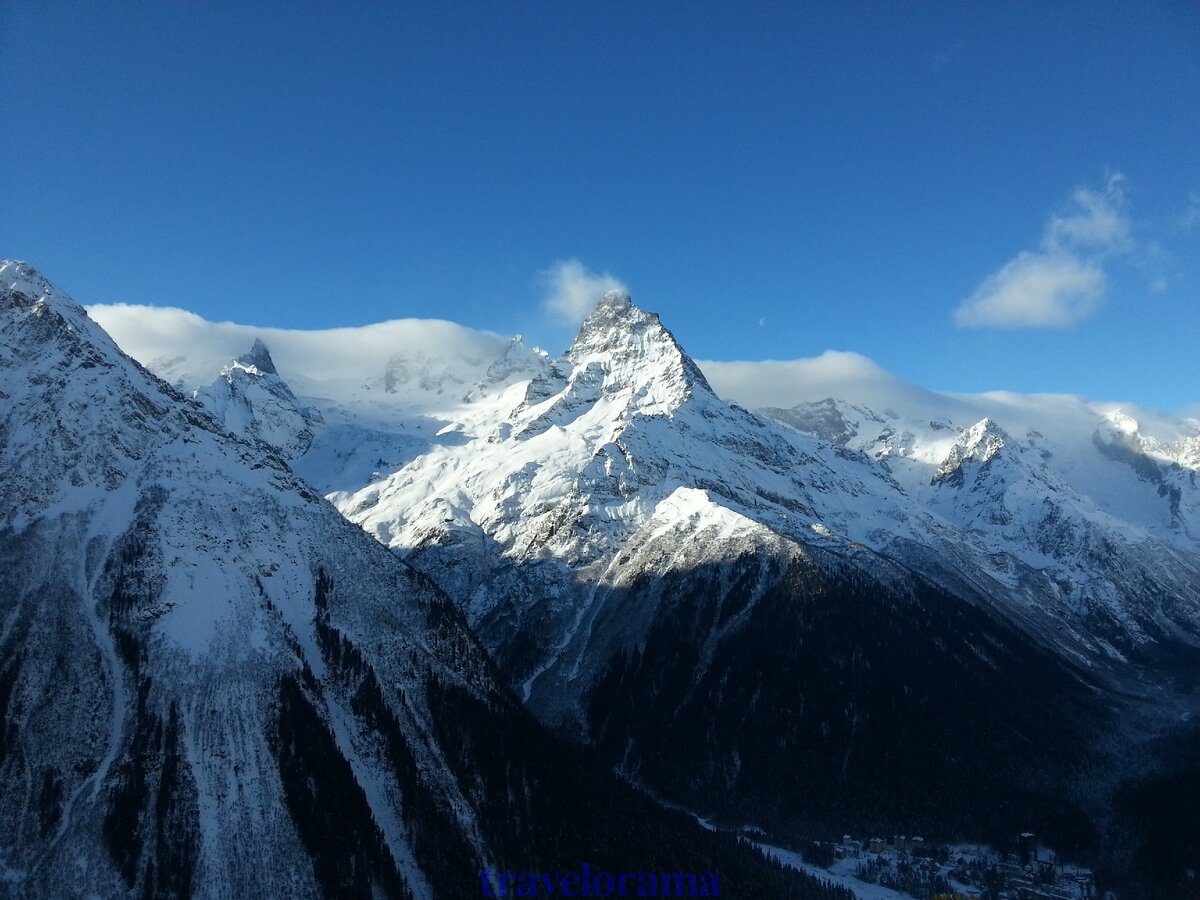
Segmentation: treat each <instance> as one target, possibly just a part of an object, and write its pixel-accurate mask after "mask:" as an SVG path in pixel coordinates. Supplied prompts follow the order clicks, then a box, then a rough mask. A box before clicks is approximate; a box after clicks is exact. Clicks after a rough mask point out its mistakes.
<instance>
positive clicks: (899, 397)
mask: <svg viewBox="0 0 1200 900" xmlns="http://www.w3.org/2000/svg"><path fill="white" fill-rule="evenodd" d="M697 365H699V366H700V369H701V371H702V372H704V377H705V378H707V379H708V382H709V384H711V385H712V387H713V390H715V391H716V392H717V394H718V396H720V397H722V398H723V399H725V400H728V401H729V402H731V403H738V404H740V405H742V406H745V407H746V408H748V409H759V408H762V407H765V406H779V407H790V406H795V405H796V404H797V403H801V402H816V401H818V400H824V399H825V398H826V397H837V398H840V399H846V400H851V401H853V402H857V403H866V404H868V405H871V406H874V407H875V408H879V409H882V408H884V407H887V406H897V407H902V408H906V409H907V408H911V407H913V406H914V405H919V404H920V402H921V400H922V398H923V397H924V396H925V395H926V394H928V392H927V391H924V390H922V389H921V388H918V387H917V386H916V385H912V384H908V383H907V382H904V381H901V380H900V379H899V378H897V377H896V376H895V375H893V374H891V373H890V372H888V371H887V370H886V369H883V368H881V367H880V366H879V365H878V364H877V363H876V362H875V361H874V360H872V359H869V358H868V357H865V356H863V355H861V354H859V353H848V352H845V351H842V350H826V351H825V352H824V353H822V354H821V355H820V356H817V357H812V358H809V359H787V360H776V359H767V360H761V361H759V360H753V361H749V360H747V361H737V362H715V361H709V360H701V361H698V362H697Z"/></svg>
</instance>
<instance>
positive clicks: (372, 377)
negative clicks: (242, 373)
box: [87, 303, 509, 402]
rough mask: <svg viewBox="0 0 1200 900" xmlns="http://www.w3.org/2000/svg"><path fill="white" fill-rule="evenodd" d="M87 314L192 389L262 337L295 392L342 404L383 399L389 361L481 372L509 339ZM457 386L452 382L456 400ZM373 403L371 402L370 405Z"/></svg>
mask: <svg viewBox="0 0 1200 900" xmlns="http://www.w3.org/2000/svg"><path fill="white" fill-rule="evenodd" d="M87 312H88V315H89V316H91V317H92V319H94V320H95V321H96V322H98V323H99V324H100V326H101V327H102V328H103V329H104V330H105V331H107V332H108V333H109V334H110V335H111V336H112V338H113V340H115V341H116V342H117V345H118V346H119V347H120V348H121V349H122V350H124V351H125V352H126V353H128V354H129V355H130V356H132V357H133V358H134V359H136V360H137V361H138V362H140V363H141V364H142V365H144V366H145V367H146V368H147V369H149V370H150V371H151V372H153V373H154V374H156V375H158V376H159V377H160V378H163V379H164V380H166V381H169V382H171V383H173V384H176V385H178V386H179V387H181V388H183V389H184V390H193V389H194V388H196V387H199V386H201V385H204V384H209V383H210V382H212V381H213V379H215V378H216V377H217V375H218V373H219V372H220V371H221V368H222V367H223V366H225V365H227V364H228V363H229V361H230V360H232V359H233V358H234V357H237V356H240V355H241V354H243V353H246V352H247V351H248V350H249V349H250V347H251V346H252V345H253V344H254V340H255V338H261V339H262V340H263V341H264V342H265V343H266V345H267V348H268V349H269V350H270V351H271V357H272V359H273V360H274V361H275V366H276V368H277V369H278V370H279V374H280V376H282V377H283V379H284V380H285V381H287V382H288V384H289V385H291V387H292V389H293V390H295V391H296V393H297V394H301V395H305V396H310V397H328V398H331V399H334V400H338V401H340V402H351V399H352V398H357V399H359V400H368V399H369V398H376V400H377V399H382V398H381V397H379V395H380V393H381V391H382V386H383V383H384V376H385V374H386V372H387V371H388V366H389V364H390V363H391V362H392V361H393V360H395V359H405V360H412V361H416V362H417V363H419V364H420V365H421V367H423V368H425V369H427V370H428V371H430V373H431V374H432V375H433V376H434V377H436V375H437V373H439V372H448V373H452V374H453V375H454V376H455V377H457V378H459V379H470V378H473V377H476V375H482V372H483V370H485V369H486V367H487V366H488V365H489V364H490V363H491V362H492V361H494V360H495V359H496V358H497V357H499V356H500V355H501V354H502V353H503V352H504V351H505V349H506V348H507V346H508V343H509V339H508V338H505V337H502V336H500V335H498V334H493V333H491V332H488V331H477V330H475V329H472V328H466V327H464V326H462V325H457V324H455V323H454V322H446V321H442V320H440V319H395V320H392V321H389V322H379V323H376V324H373V325H363V326H360V327H355V328H330V329H324V330H320V331H301V330H296V329H287V328H258V327H255V326H252V325H240V324H237V323H234V322H209V321H208V320H206V319H203V318H201V317H200V316H198V315H196V314H195V313H191V312H187V311H186V310H182V309H174V308H171V307H158V306H133V305H129V304H123V303H122V304H114V305H108V306H89V307H87ZM458 389H459V386H458V384H457V383H448V384H447V385H446V390H447V391H448V392H449V393H447V394H446V397H447V398H448V399H455V397H456V395H455V394H454V392H455V391H457V390H458ZM373 402H374V401H373Z"/></svg>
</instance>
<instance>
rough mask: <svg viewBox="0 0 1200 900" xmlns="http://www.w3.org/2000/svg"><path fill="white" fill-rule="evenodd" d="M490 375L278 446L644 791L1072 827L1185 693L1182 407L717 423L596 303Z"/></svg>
mask: <svg viewBox="0 0 1200 900" xmlns="http://www.w3.org/2000/svg"><path fill="white" fill-rule="evenodd" d="M482 365H483V364H482V363H472V369H471V371H476V370H477V369H478V368H479V366H482ZM494 365H495V364H488V365H487V366H486V367H485V368H487V369H489V370H490V369H492V368H493V366H494ZM496 371H502V372H503V373H504V375H503V377H502V378H501V379H500V380H499V381H498V382H497V383H495V384H494V385H492V386H490V387H488V388H487V389H484V390H474V391H469V392H464V394H463V395H462V397H461V398H460V399H459V400H456V401H455V402H454V403H453V404H451V403H443V404H442V405H441V406H440V407H437V409H436V412H435V410H434V407H433V406H432V405H430V404H428V403H426V402H425V400H426V399H427V398H428V396H429V395H428V393H427V392H426V391H425V388H423V387H420V386H419V385H418V390H417V394H416V397H417V399H418V401H420V405H419V407H418V404H417V403H414V405H413V406H412V408H413V409H414V410H416V412H415V413H414V415H413V416H412V418H411V419H408V420H407V421H405V422H404V423H403V427H400V428H397V429H395V431H394V434H403V436H404V438H405V440H407V441H408V442H409V443H408V444H406V446H405V449H404V450H403V451H398V452H396V453H394V454H392V456H391V457H390V458H385V456H384V454H382V453H381V454H378V455H376V454H375V453H374V452H373V449H372V451H371V452H370V453H369V456H370V458H371V460H372V461H373V462H375V463H376V465H375V467H374V469H373V470H372V471H370V472H367V471H366V469H367V467H366V466H363V465H359V466H357V468H355V469H354V470H353V471H351V468H348V467H345V466H342V462H343V460H344V459H346V458H352V457H354V456H355V454H358V453H359V450H358V449H356V448H358V447H364V446H365V447H371V448H373V447H374V446H375V445H373V444H372V443H371V441H372V440H374V438H367V439H364V440H363V441H362V443H356V441H357V440H358V438H357V437H355V436H354V435H351V434H350V433H349V432H348V431H346V432H343V433H342V434H341V435H340V436H337V437H332V432H331V431H329V430H328V424H329V423H330V422H332V421H336V420H337V416H338V415H344V419H343V420H342V422H343V425H344V426H345V427H346V428H356V427H363V426H361V425H360V424H356V423H361V422H363V421H365V420H364V419H363V418H361V417H357V418H356V413H355V412H354V411H351V410H348V409H346V408H345V407H343V411H342V413H335V414H333V415H331V414H330V412H329V408H328V407H325V408H322V410H321V411H322V414H323V415H324V418H325V420H326V424H327V430H326V432H325V433H326V434H327V435H331V437H330V444H329V445H328V446H329V447H330V448H331V450H333V449H334V448H336V450H335V452H318V450H317V449H316V448H317V447H319V445H320V443H321V440H322V437H321V436H320V433H319V434H318V437H317V439H316V441H315V442H314V449H311V450H310V451H309V452H308V453H306V454H304V455H303V456H301V457H299V458H297V459H296V460H295V461H294V463H293V464H294V466H295V468H296V470H297V471H298V472H300V473H302V474H304V475H305V477H306V478H309V480H310V481H311V482H312V483H313V484H316V485H319V486H320V489H321V491H322V492H323V493H326V495H327V496H328V497H329V499H330V500H332V501H333V502H334V504H335V505H336V506H337V508H338V509H339V510H340V511H341V512H342V513H343V514H344V515H345V516H346V517H347V518H349V519H350V520H351V521H353V522H355V523H356V524H359V525H360V526H361V527H362V528H364V529H365V530H367V531H368V532H369V533H370V534H372V535H374V536H375V537H376V539H377V540H378V541H380V542H381V543H382V544H384V545H386V546H388V547H389V548H391V549H392V550H393V551H394V552H395V553H396V554H397V555H399V556H400V557H401V558H403V559H404V560H406V561H407V562H409V563H410V564H412V565H413V566H415V567H417V568H418V569H420V570H421V571H423V572H424V573H426V574H427V575H428V576H429V577H430V578H431V579H432V580H434V581H436V582H437V583H438V584H439V585H440V586H441V587H443V588H444V589H445V590H446V591H447V592H448V593H449V594H450V595H451V596H453V597H454V598H455V601H456V603H457V604H458V605H459V607H460V608H461V609H463V610H464V611H465V613H466V615H467V618H468V620H469V622H470V623H471V625H472V626H473V627H474V628H475V630H476V632H477V633H478V634H479V636H480V638H481V640H482V641H483V642H484V643H485V645H486V646H487V648H488V650H489V651H490V652H491V653H492V655H493V656H494V658H495V659H496V661H497V662H498V663H499V665H500V668H501V670H502V672H503V674H504V675H505V677H506V678H507V679H508V680H509V682H510V683H511V684H512V686H513V687H514V688H515V689H516V690H517V692H518V694H519V695H520V696H522V697H524V698H525V699H526V700H527V701H528V703H529V704H530V706H531V708H532V709H534V710H535V711H536V712H537V713H538V714H539V715H540V716H541V717H542V718H543V719H545V720H547V721H549V722H552V723H555V724H557V725H559V726H560V727H562V728H564V729H566V730H568V731H569V732H571V733H573V734H575V735H577V736H579V737H581V738H583V739H586V740H588V741H590V742H592V743H593V744H595V745H596V746H597V747H599V748H600V750H601V751H602V752H603V753H604V754H605V756H606V758H607V759H608V760H609V761H610V762H611V763H612V764H614V765H616V766H617V767H619V768H620V769H621V770H622V771H623V772H625V773H626V774H627V775H629V776H631V777H633V778H635V779H638V780H641V781H643V782H645V783H647V784H649V785H651V786H652V787H654V788H655V790H657V791H659V792H660V793H661V794H663V795H664V796H666V797H668V798H670V799H672V800H674V801H676V802H679V803H683V804H685V805H688V806H689V807H690V808H693V809H695V808H697V807H700V808H703V809H704V810H705V811H708V812H713V813H716V814H719V815H724V816H726V817H727V818H729V819H731V820H735V821H739V822H746V821H751V822H757V823H759V824H762V825H766V826H769V827H772V828H774V829H778V830H779V831H780V832H781V833H786V834H790V835H796V834H800V833H804V832H805V830H806V829H809V828H811V827H812V825H813V823H826V824H828V825H829V826H830V827H831V828H835V829H842V828H860V827H863V826H864V823H867V824H869V825H871V827H875V826H876V825H877V826H878V827H879V828H881V829H882V828H890V827H903V828H915V827H920V828H922V829H925V830H933V831H940V832H941V833H943V834H945V833H948V832H949V833H955V834H959V835H961V836H964V837H971V836H978V835H979V834H980V833H981V832H988V831H991V830H993V829H994V833H1003V832H1004V831H1005V829H1013V828H1023V827H1027V826H1029V825H1031V824H1035V823H1036V824H1037V828H1038V829H1040V830H1045V831H1046V833H1048V834H1054V835H1056V836H1057V837H1058V838H1059V839H1060V840H1062V841H1064V842H1069V841H1076V840H1078V841H1080V842H1081V843H1082V842H1085V840H1088V839H1086V838H1084V837H1081V832H1080V829H1078V828H1076V827H1075V826H1076V825H1078V823H1081V822H1088V821H1092V822H1096V821H1099V818H1098V817H1100V815H1101V813H1102V811H1103V810H1104V809H1106V804H1107V803H1108V802H1109V800H1110V799H1111V794H1110V793H1108V791H1109V788H1110V787H1111V784H1112V783H1113V782H1114V781H1115V780H1116V779H1118V778H1119V777H1120V773H1121V766H1120V765H1119V762H1120V760H1119V757H1121V756H1122V754H1126V753H1127V752H1128V747H1129V746H1131V742H1134V741H1135V740H1136V737H1135V736H1134V735H1133V732H1134V731H1136V730H1138V729H1144V730H1145V731H1146V733H1147V734H1149V733H1151V732H1152V731H1153V730H1154V729H1155V728H1158V727H1160V726H1161V724H1162V722H1163V721H1165V720H1167V719H1172V718H1177V717H1178V716H1179V715H1180V714H1183V713H1187V712H1188V711H1189V710H1191V709H1192V708H1194V707H1195V701H1194V698H1191V697H1189V696H1188V693H1187V692H1188V690H1190V688H1189V687H1188V684H1189V682H1188V676H1187V671H1188V670H1189V669H1190V668H1191V667H1193V666H1194V660H1195V658H1196V650H1197V647H1198V646H1200V556H1198V551H1200V546H1198V545H1197V540H1196V536H1197V534H1200V528H1198V523H1197V520H1196V501H1195V497H1196V494H1195V491H1194V473H1195V466H1194V453H1195V443H1196V440H1197V439H1198V438H1197V435H1200V423H1194V422H1193V423H1188V422H1186V421H1185V422H1175V423H1170V427H1169V428H1166V429H1165V430H1164V427H1163V426H1162V423H1161V422H1159V423H1156V425H1155V428H1154V431H1153V434H1154V436H1153V437H1149V436H1147V435H1143V434H1141V430H1140V428H1133V429H1132V431H1131V426H1130V425H1129V424H1128V423H1127V422H1126V423H1124V424H1123V425H1122V424H1121V423H1123V422H1124V420H1123V419H1121V415H1122V414H1120V413H1119V411H1118V410H1117V409H1116V408H1115V407H1111V406H1102V405H1096V404H1087V403H1084V402H1083V401H1076V400H1073V399H1062V398H1014V397H1011V396H1009V395H987V396H984V397H974V398H963V397H946V396H944V395H934V394H931V393H929V392H916V391H912V392H908V394H906V395H905V396H908V397H910V398H911V399H912V400H913V405H912V408H910V409H904V408H902V409H900V410H899V412H897V410H896V409H895V408H893V406H895V405H896V404H893V403H887V404H881V405H880V406H879V408H875V407H873V406H872V405H871V403H868V402H864V401H862V400H861V399H857V398H855V399H854V402H847V401H845V400H835V399H829V400H825V401H822V402H819V403H802V404H799V405H794V406H792V407H790V408H774V409H768V410H762V411H760V412H759V413H754V412H749V411H747V410H745V409H743V408H741V407H739V406H736V405H733V404H730V403H727V402H725V401H724V400H722V399H721V398H720V397H719V396H718V395H717V394H716V393H715V392H714V391H713V389H712V387H711V384H710V380H709V378H707V377H706V375H705V373H704V372H703V371H702V370H701V368H700V367H699V366H698V365H696V363H694V362H693V361H692V360H691V359H690V358H689V357H688V355H687V354H686V353H685V352H684V351H683V350H682V348H680V347H679V345H678V343H677V342H676V341H675V339H674V338H673V336H672V335H671V334H670V332H669V331H668V330H667V329H666V328H665V327H664V326H663V325H662V323H661V322H660V321H659V320H658V318H657V316H655V315H653V314H651V313H646V312H643V311H642V310H640V309H638V308H637V307H636V306H634V305H633V303H632V301H631V300H630V298H629V297H628V296H627V295H624V294H620V293H615V294H611V295H609V296H607V297H605V299H604V300H603V301H602V302H601V303H600V304H599V305H598V306H597V307H596V309H595V310H594V312H593V313H592V315H591V316H589V318H588V319H587V320H586V321H585V322H584V324H583V326H582V327H581V329H580V332H579V335H578V337H577V339H576V340H575V342H574V343H573V344H572V346H571V347H570V348H569V349H568V351H567V352H566V353H565V354H564V355H563V356H562V357H560V358H558V359H556V360H549V359H546V358H544V357H540V356H538V357H536V358H529V357H522V360H521V364H520V365H517V366H515V367H508V366H503V365H501V366H498V367H497V368H496ZM296 374H297V377H303V378H308V377H311V376H309V375H307V374H305V373H296ZM284 375H285V376H287V377H291V374H290V373H286V372H285V373H284ZM469 380H470V379H468V378H465V377H464V378H459V379H458V380H457V381H458V382H459V383H461V384H466V383H467V381H469ZM481 381H482V380H481ZM408 383H410V384H411V383H412V381H411V379H410V381H409V382H408ZM389 396H390V397H391V396H394V399H395V401H396V402H399V403H403V402H404V396H405V395H404V392H403V391H401V390H398V391H397V393H396V394H395V395H389ZM903 398H904V397H903V396H902V397H901V399H903ZM1118 425H1120V427H1118ZM1114 428H1115V429H1116V430H1117V431H1119V433H1120V435H1122V436H1116V432H1114V431H1113V429H1114ZM1135 433H1136V435H1137V437H1136V438H1135V437H1133V436H1131V435H1134V434H1135ZM363 458H365V457H363ZM339 466H342V467H341V468H339ZM1135 723H1136V727H1135ZM980 797H988V798H1000V799H995V800H990V801H989V802H988V803H984V804H982V805H981V803H980V802H979V799H978V798H980ZM1071 823H1075V824H1071ZM1083 830H1084V831H1086V828H1084V829H1083Z"/></svg>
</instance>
